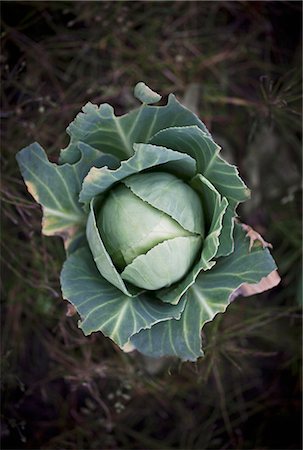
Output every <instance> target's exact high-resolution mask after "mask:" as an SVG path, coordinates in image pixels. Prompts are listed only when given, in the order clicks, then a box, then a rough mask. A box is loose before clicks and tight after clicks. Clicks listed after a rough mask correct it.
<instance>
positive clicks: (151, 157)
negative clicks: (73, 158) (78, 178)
mask: <svg viewBox="0 0 303 450" xmlns="http://www.w3.org/2000/svg"><path fill="white" fill-rule="evenodd" d="M134 149H135V154H134V155H133V156H132V157H131V158H129V159H128V160H126V161H122V163H121V165H120V167H118V169H117V170H110V169H108V168H107V167H102V168H100V169H99V168H95V167H93V168H92V169H91V170H90V171H89V173H88V175H87V176H86V177H85V178H84V181H83V186H82V190H81V192H80V201H81V202H83V203H88V202H90V200H91V199H92V198H93V197H95V196H96V195H99V194H102V193H103V192H105V191H106V190H107V189H109V188H110V187H112V186H113V185H114V184H115V183H117V182H119V181H122V180H123V179H124V178H126V177H128V176H130V175H134V174H136V173H138V172H141V171H142V170H146V169H150V168H153V167H157V169H158V168H159V166H162V167H163V166H165V168H166V169H167V170H168V171H170V170H171V171H174V170H175V169H176V167H178V166H179V168H180V170H182V172H183V174H184V176H187V177H188V178H191V177H193V176H194V175H195V172H196V163H195V160H194V159H193V158H191V157H190V156H189V155H186V154H184V153H179V152H175V151H173V150H169V149H167V148H164V147H157V146H156V145H150V144H134Z"/></svg>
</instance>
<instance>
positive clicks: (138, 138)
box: [60, 94, 209, 164]
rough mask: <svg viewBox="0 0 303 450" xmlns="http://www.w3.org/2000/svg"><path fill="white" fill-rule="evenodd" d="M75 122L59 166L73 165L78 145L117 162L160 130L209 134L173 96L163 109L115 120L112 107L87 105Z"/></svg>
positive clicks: (143, 110) (152, 108) (136, 112)
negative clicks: (181, 129) (185, 129)
mask: <svg viewBox="0 0 303 450" xmlns="http://www.w3.org/2000/svg"><path fill="white" fill-rule="evenodd" d="M82 111H83V112H80V113H79V114H78V115H77V117H76V118H75V120H74V121H73V122H72V123H71V124H70V125H69V126H68V128H67V130H66V131H67V133H68V134H69V135H70V138H71V139H70V143H69V145H68V146H67V147H66V148H65V149H63V150H62V151H61V155H60V162H61V163H62V164H63V163H66V162H69V163H74V162H75V161H76V160H77V159H78V149H77V143H78V142H79V141H81V142H86V143H87V144H89V145H91V146H93V147H95V148H97V149H99V150H100V151H102V152H105V153H110V154H112V155H114V156H116V157H118V158H119V159H127V158H129V157H130V156H131V155H132V154H133V152H134V150H133V144H134V143H136V142H137V143H147V142H148V140H149V139H150V137H151V136H153V135H154V134H155V133H157V132H158V131H159V130H162V129H163V128H168V127H174V126H187V125H197V127H199V128H201V130H203V131H204V132H205V133H207V134H208V133H209V132H208V130H207V128H206V127H205V125H204V124H203V123H202V122H201V120H200V119H199V118H198V117H197V116H196V115H195V114H194V113H192V112H191V111H189V110H188V109H187V108H185V107H184V106H183V105H181V104H180V103H179V102H178V101H177V100H176V98H175V96H174V95H173V94H170V95H169V97H168V103H167V105H165V106H148V105H146V104H143V105H142V106H141V107H140V108H138V109H136V110H134V111H131V112H129V113H128V114H125V115H123V116H120V117H117V116H115V114H114V109H113V108H112V106H110V105H108V104H107V103H104V104H103V105H100V106H99V107H98V106H97V105H93V104H92V103H87V104H86V105H85V106H84V107H83V109H82Z"/></svg>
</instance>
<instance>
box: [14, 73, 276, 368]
mask: <svg viewBox="0 0 303 450" xmlns="http://www.w3.org/2000/svg"><path fill="white" fill-rule="evenodd" d="M135 97H136V98H137V99H138V100H139V101H140V102H141V106H140V107H139V108H137V109H135V110H133V111H131V112H129V113H128V114H125V115H122V116H119V117H117V116H116V115H115V114H114V110H113V108H112V107H111V106H110V105H109V104H102V105H101V106H99V107H98V106H96V105H94V104H91V103H88V104H87V105H85V106H84V107H83V110H82V112H80V113H79V114H78V116H77V117H76V119H75V120H74V121H73V122H72V123H71V124H70V125H69V127H68V128H67V133H68V134H69V136H70V143H69V145H68V146H67V147H66V148H65V149H63V150H61V152H60V157H59V161H58V164H55V163H51V162H50V161H49V160H48V158H47V156H46V154H45V152H44V150H43V149H42V147H41V146H40V145H39V144H38V143H34V144H31V145H29V146H28V147H26V148H24V149H23V150H21V151H20V152H19V153H18V155H17V161H18V164H19V167H20V170H21V172H22V175H23V178H24V180H25V183H26V185H27V188H28V190H29V192H30V193H31V195H32V196H33V197H34V198H35V200H36V201H37V202H39V203H40V204H41V206H42V210H43V219H42V232H43V233H44V234H45V235H47V236H53V235H55V236H57V235H58V236H61V237H62V238H63V239H64V244H65V249H66V254H67V259H66V261H65V263H64V266H63V270H62V273H61V286H62V294H63V297H64V298H65V299H66V300H68V301H69V302H70V303H71V304H72V305H73V306H74V307H75V309H76V311H77V312H78V314H79V316H80V318H81V319H80V321H79V326H80V328H81V329H82V330H83V332H84V334H85V335H89V334H91V333H92V332H97V331H101V332H102V333H103V334H104V335H105V336H108V337H109V338H111V339H112V340H113V341H114V342H115V343H116V344H117V345H118V346H119V347H120V348H122V349H126V348H129V347H131V348H135V349H137V350H138V351H140V352H141V353H143V354H146V355H150V356H154V357H157V356H163V355H175V356H178V357H179V358H181V359H182V360H190V361H195V360H196V359H197V358H198V357H199V356H201V355H203V351H202V342H201V329H202V327H203V325H204V324H205V323H206V322H208V321H210V320H212V319H213V318H214V316H215V315H216V314H217V313H222V312H224V311H225V309H226V308H227V306H228V304H229V303H230V301H231V299H232V298H233V296H234V295H235V292H238V290H239V287H241V286H250V285H253V286H258V285H259V283H260V281H261V280H263V279H264V278H266V277H267V276H268V275H270V274H271V273H273V272H274V271H275V269H276V266H275V263H274V261H273V259H272V257H271V255H270V253H269V251H268V249H267V248H265V246H264V245H262V243H263V244H264V241H262V240H261V242H260V240H258V239H257V240H256V241H255V242H254V243H253V245H252V242H253V241H252V240H251V239H249V237H247V235H246V231H247V230H246V231H245V230H244V229H243V227H242V226H241V225H240V224H239V222H237V221H236V220H235V218H236V208H237V206H238V204H239V203H240V202H243V201H245V200H247V199H248V198H249V195H250V192H249V190H248V189H247V187H246V186H245V184H244V183H243V181H242V180H241V178H240V177H239V174H238V171H237V169H236V167H235V166H232V165H230V164H228V163H227V162H226V161H224V159H222V157H221V156H220V147H219V146H218V145H217V144H216V143H215V142H214V140H213V138H212V136H211V134H210V133H209V131H208V130H207V128H206V127H205V125H204V124H203V123H202V122H201V121H200V119H199V118H198V117H197V116H196V115H195V114H193V113H192V112H191V111H189V110H188V109H186V108H185V107H184V106H182V105H181V104H180V103H179V102H178V101H177V100H176V98H175V96H174V95H172V94H171V95H170V96H169V98H168V102H167V104H166V105H164V106H154V105H153V104H154V103H157V102H158V101H159V100H160V99H161V97H160V96H159V95H158V94H156V93H155V92H153V91H152V90H151V89H150V88H148V87H147V86H146V85H145V84H144V83H142V82H140V83H138V84H137V86H136V88H135ZM250 237H251V235H250ZM259 290H260V289H259Z"/></svg>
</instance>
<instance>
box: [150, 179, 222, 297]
mask: <svg viewBox="0 0 303 450" xmlns="http://www.w3.org/2000/svg"><path fill="white" fill-rule="evenodd" d="M190 186H192V187H193V188H194V189H195V190H196V192H197V193H199V195H200V198H201V202H202V207H203V211H204V217H205V225H206V233H205V236H206V238H205V240H204V243H203V248H202V252H201V256H200V258H199V260H198V261H197V262H196V264H195V265H194V267H193V268H192V269H191V270H190V271H189V272H188V274H187V275H186V277H185V278H184V279H183V280H181V281H180V282H179V283H177V284H176V285H175V286H172V287H171V288H167V289H162V290H160V291H159V292H157V297H158V298H160V299H161V300H162V301H163V302H168V303H172V304H176V303H178V301H179V300H180V298H181V297H182V295H183V294H184V293H185V292H186V290H187V289H188V288H189V287H190V286H191V285H192V284H193V283H194V282H195V279H196V277H197V276H198V274H199V273H200V272H201V270H209V269H211V268H212V267H213V266H214V265H215V262H214V261H212V258H214V257H215V255H216V253H217V250H218V246H219V236H220V233H221V231H222V220H223V217H224V213H225V211H226V208H227V204H228V203H227V200H226V198H223V199H222V198H221V196H220V194H219V192H218V191H217V190H216V189H215V187H214V186H213V185H212V184H211V183H210V182H209V181H208V180H207V179H206V178H205V177H203V176H202V175H197V176H196V177H195V178H193V180H192V181H191V182H190Z"/></svg>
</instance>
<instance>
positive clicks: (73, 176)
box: [16, 142, 117, 251]
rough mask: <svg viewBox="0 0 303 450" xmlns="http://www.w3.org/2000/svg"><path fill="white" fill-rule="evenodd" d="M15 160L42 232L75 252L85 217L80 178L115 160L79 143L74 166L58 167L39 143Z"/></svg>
mask: <svg viewBox="0 0 303 450" xmlns="http://www.w3.org/2000/svg"><path fill="white" fill-rule="evenodd" d="M16 159H17V161H18V164H19V167H20V170H21V173H22V175H23V178H24V181H25V184H26V186H27V188H28V191H29V192H30V194H31V195H32V196H33V197H34V199H35V200H36V201H37V202H38V203H40V204H41V205H42V209H43V221H42V231H43V233H44V234H45V235H47V236H52V235H60V236H62V237H63V238H64V239H65V245H66V247H69V246H70V245H71V241H73V245H72V247H71V248H73V250H75V248H77V247H78V246H79V243H80V241H81V240H82V238H83V236H84V234H85V216H84V213H83V211H82V208H81V206H80V205H79V200H78V196H79V192H80V190H81V187H82V181H83V178H84V177H85V176H86V175H87V173H88V171H89V169H90V168H91V167H92V165H96V166H97V167H102V165H104V164H106V165H108V166H110V167H112V168H114V167H116V166H117V161H116V160H115V159H114V158H113V157H112V156H111V155H105V154H102V153H100V152H99V151H98V150H96V149H94V148H92V147H90V146H89V145H87V144H84V143H82V142H79V143H78V160H77V161H76V162H75V163H74V164H64V165H62V166H59V165H57V164H54V163H51V162H49V160H48V159H47V156H46V153H45V151H44V150H43V148H42V147H41V146H40V145H39V144H38V143H34V144H31V145H29V146H28V147H25V148H24V149H23V150H21V151H20V152H19V153H18V154H17V156H16ZM69 251H71V250H70V249H69Z"/></svg>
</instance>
